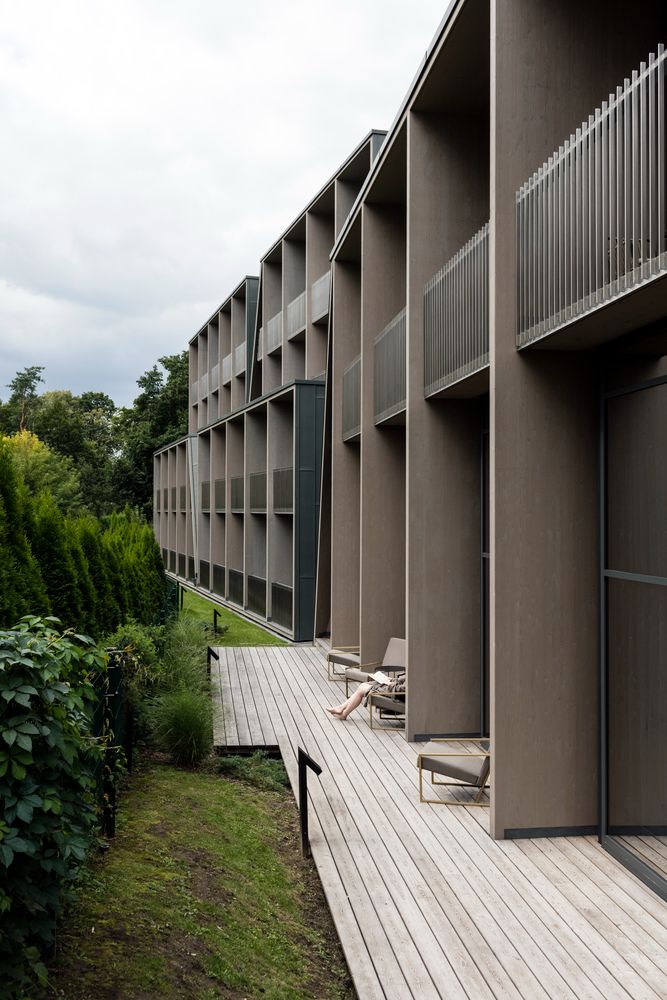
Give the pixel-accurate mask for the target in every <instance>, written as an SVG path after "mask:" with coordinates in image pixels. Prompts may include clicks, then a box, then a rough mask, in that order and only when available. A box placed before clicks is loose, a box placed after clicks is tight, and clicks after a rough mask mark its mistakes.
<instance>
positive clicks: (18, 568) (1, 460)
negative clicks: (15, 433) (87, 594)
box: [0, 439, 50, 626]
mask: <svg viewBox="0 0 667 1000" xmlns="http://www.w3.org/2000/svg"><path fill="white" fill-rule="evenodd" d="M32 529H33V520H32V509H31V503H30V497H29V494H28V490H27V488H26V486H25V484H24V483H23V481H22V480H21V479H20V477H19V476H18V475H17V472H16V469H15V467H14V461H13V458H12V455H11V452H10V449H9V447H8V446H7V444H6V443H5V442H4V441H3V440H2V439H0V561H1V562H2V567H3V569H2V574H1V578H0V623H2V624H4V625H6V626H10V625H13V624H14V622H15V621H16V620H17V619H18V618H19V617H20V616H21V615H24V614H28V613H34V614H41V613H48V611H49V610H50V608H49V599H48V596H47V593H46V587H45V585H44V580H43V578H42V574H41V571H40V566H39V563H38V561H37V560H36V559H35V556H34V554H33V551H32V548H31V544H30V541H31V536H32Z"/></svg>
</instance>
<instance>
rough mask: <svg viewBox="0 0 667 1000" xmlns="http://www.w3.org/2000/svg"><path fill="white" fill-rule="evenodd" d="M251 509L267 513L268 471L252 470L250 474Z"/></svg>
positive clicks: (257, 512)
mask: <svg viewBox="0 0 667 1000" xmlns="http://www.w3.org/2000/svg"><path fill="white" fill-rule="evenodd" d="M248 487H249V494H250V495H249V497H248V499H249V501H250V510H251V511H252V512H253V513H254V514H265V513H266V473H265V472H251V473H250V475H249V476H248Z"/></svg>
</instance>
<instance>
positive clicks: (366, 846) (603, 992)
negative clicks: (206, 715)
mask: <svg viewBox="0 0 667 1000" xmlns="http://www.w3.org/2000/svg"><path fill="white" fill-rule="evenodd" d="M219 654H220V660H219V663H218V664H215V663H214V664H213V681H214V691H215V698H216V701H217V702H218V703H219V704H221V706H222V712H221V715H220V719H219V721H218V723H217V726H216V733H215V742H216V745H217V746H219V747H224V748H226V749H227V750H233V749H235V748H239V749H249V748H259V747H263V746H267V747H276V746H277V747H279V748H280V750H281V752H282V756H283V759H284V761H285V765H286V767H287V771H288V773H289V776H290V780H291V782H292V788H293V789H294V790H295V791H296V788H297V768H296V750H297V747H298V746H301V747H303V749H304V750H305V751H306V752H307V753H308V754H310V755H311V756H312V757H313V758H314V759H315V760H316V761H318V762H319V763H320V764H321V765H322V767H323V774H322V776H321V778H316V777H315V776H313V775H310V778H309V793H310V800H311V808H310V834H311V845H312V851H313V857H314V860H315V863H316V865H317V868H318V871H319V874H320V878H321V880H322V885H323V887H324V891H325V893H326V896H327V899H328V902H329V906H330V908H331V912H332V914H333V918H334V921H335V923H336V928H337V930H338V934H339V936H340V939H341V943H342V945H343V949H344V951H345V955H346V957H347V961H348V964H349V967H350V970H351V972H352V976H353V979H354V982H355V986H356V988H357V992H358V994H359V997H360V1000H367V998H368V1000H371V998H375V997H386V998H387V1000H400V998H419V1000H429V998H437V997H441V998H447V1000H450V998H451V1000H453V998H459V997H469V998H472V1000H481V998H485V997H508V998H510V997H512V998H519V997H523V998H526V1000H539V998H546V997H552V998H554V1000H564V998H571V1000H583V998H591V1000H592V998H598V1000H611V998H624V1000H627V998H628V997H632V998H644V997H647V998H648V997H651V998H656V997H661V998H665V997H667V905H665V904H664V903H663V902H662V901H661V900H660V899H659V898H658V897H657V896H656V895H654V894H653V893H652V892H651V891H650V890H649V889H648V888H646V886H644V885H643V884H642V883H641V882H639V881H638V880H637V879H636V878H635V877H634V876H633V875H631V874H630V873H629V872H627V871H626V870H625V869H624V868H623V867H622V866H621V865H619V864H618V863H617V862H616V861H614V859H613V858H611V857H610V856H609V855H608V854H607V853H606V852H604V851H603V850H602V849H601V848H600V847H599V846H598V844H597V842H596V841H595V839H594V838H587V837H576V838H558V839H549V840H545V839H542V840H524V841H493V840H491V838H490V837H489V836H488V812H487V810H485V809H466V808H447V807H445V806H438V805H424V804H422V805H420V803H419V801H418V795H417V770H416V766H415V762H416V755H417V752H418V747H417V745H416V744H409V743H408V742H407V741H406V740H405V738H404V736H403V734H402V733H399V732H381V731H376V730H373V731H371V730H370V728H369V726H368V716H367V714H366V713H365V712H364V711H362V710H359V711H357V712H356V713H354V715H353V716H351V717H350V719H349V720H348V721H347V722H345V723H342V722H340V721H337V720H336V719H333V718H331V717H330V716H329V715H327V713H326V712H325V711H324V708H325V706H326V705H333V704H336V703H337V702H338V701H340V700H341V698H342V696H343V687H342V685H340V684H338V683H332V682H330V681H328V680H327V678H326V669H325V665H324V657H323V655H322V653H321V651H320V650H319V649H317V648H315V647H290V648H285V647H270V646H266V647H257V648H253V649H225V648H220V649H219Z"/></svg>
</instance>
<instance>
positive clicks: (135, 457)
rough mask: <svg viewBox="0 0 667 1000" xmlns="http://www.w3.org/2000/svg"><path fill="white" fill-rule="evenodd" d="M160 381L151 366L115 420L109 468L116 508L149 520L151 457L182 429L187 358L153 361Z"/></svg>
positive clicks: (174, 356) (185, 421)
mask: <svg viewBox="0 0 667 1000" xmlns="http://www.w3.org/2000/svg"><path fill="white" fill-rule="evenodd" d="M159 364H160V365H161V366H162V368H163V369H164V371H165V372H166V378H165V376H164V374H163V372H162V371H160V369H159V368H158V366H157V365H153V367H152V368H151V369H149V371H147V372H145V373H144V374H143V375H142V376H141V378H139V379H137V385H138V386H139V388H140V389H141V390H142V392H141V393H140V394H139V395H138V396H137V398H136V399H135V401H134V405H133V406H132V407H124V408H123V409H121V410H119V411H118V414H117V417H116V431H117V440H118V444H119V447H120V454H119V456H118V458H117V460H116V462H115V465H114V472H113V494H114V499H115V501H116V503H117V504H118V505H119V506H120V504H121V503H127V504H129V505H130V506H131V507H134V508H138V509H139V510H141V511H142V512H143V514H144V515H145V516H146V517H147V518H148V519H149V520H150V519H151V518H152V515H153V452H154V451H155V450H156V449H158V448H161V447H162V445H164V444H168V443H169V442H170V441H173V440H174V439H175V438H179V437H183V435H184V434H187V430H188V389H189V385H188V354H187V351H183V352H182V353H181V354H172V355H169V356H167V357H163V358H160V359H159Z"/></svg>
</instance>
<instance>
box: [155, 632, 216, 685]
mask: <svg viewBox="0 0 667 1000" xmlns="http://www.w3.org/2000/svg"><path fill="white" fill-rule="evenodd" d="M211 641H212V630H211V628H210V627H209V626H208V625H205V624H204V623H203V622H201V621H198V620H197V619H196V618H195V617H194V616H192V615H188V614H181V615H179V616H178V618H174V619H173V620H172V621H171V622H170V623H169V625H168V626H167V628H166V632H165V642H164V649H163V651H162V663H163V684H164V687H165V689H170V690H178V689H179V688H188V689H189V690H197V691H206V692H208V691H209V690H210V685H209V681H208V674H207V670H206V648H207V646H208V644H209V642H211Z"/></svg>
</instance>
